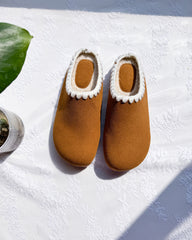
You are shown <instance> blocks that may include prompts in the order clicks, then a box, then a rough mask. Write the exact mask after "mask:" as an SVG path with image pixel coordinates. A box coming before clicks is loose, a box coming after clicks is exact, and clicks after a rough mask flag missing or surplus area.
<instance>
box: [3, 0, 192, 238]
mask: <svg viewBox="0 0 192 240" xmlns="http://www.w3.org/2000/svg"><path fill="white" fill-rule="evenodd" d="M39 2H40V3H38V1H30V2H29V1H19V0H15V1H13V0H9V1H0V5H2V7H0V21H1V22H2V21H3V22H9V23H13V24H16V25H19V26H22V27H24V28H26V29H28V30H29V31H30V33H31V34H32V35H33V36H34V38H33V40H32V42H31V45H30V47H29V51H28V54H27V59H26V62H25V65H24V67H23V70H22V72H21V74H20V75H19V77H18V78H17V80H16V81H14V83H13V84H12V85H10V86H9V87H8V88H7V89H6V90H5V91H4V92H3V93H2V94H1V95H0V105H1V107H4V108H6V109H7V110H11V111H13V112H15V113H17V114H18V115H19V116H20V117H21V118H22V119H23V121H24V124H25V137H24V140H23V142H22V144H21V145H20V147H19V148H18V149H17V150H16V151H15V152H14V153H12V154H10V155H8V156H7V157H5V156H1V157H0V239H1V240H12V239H14V240H44V239H45V240H63V239H70V240H71V239H72V240H73V239H79V240H85V239H86V240H89V239H90V240H97V239H98V240H112V239H118V240H127V239H131V240H141V239H142V240H143V239H145V240H162V239H166V240H186V239H187V240H188V239H189V240H191V236H192V217H191V216H192V166H191V165H190V164H191V161H192V17H191V16H192V12H191V10H190V9H191V5H190V4H191V3H190V1H182V2H180V3H179V1H170V0H169V1H156V0H151V1H149V0H148V1H147V0H145V1H143V2H142V4H143V6H141V5H140V4H139V3H138V1H132V0H130V1H118V3H116V4H117V6H115V7H114V4H115V3H114V1H110V0H106V1H96V2H95V3H94V4H95V5H94V4H93V1H89V3H88V2H87V5H86V4H85V6H88V7H87V9H85V10H87V11H78V10H83V9H84V5H82V6H78V1H64V2H63V5H62V3H61V2H62V1H58V0H57V1H52V3H51V1H48V3H50V4H48V3H47V4H48V5H47V6H45V7H43V5H42V6H41V2H42V1H39ZM54 2H55V6H56V7H55V8H54ZM85 2H86V0H84V1H82V3H85ZM91 2H92V4H91ZM158 2H161V3H162V4H165V6H163V5H162V4H161V3H158ZM35 4H37V6H36V5H35ZM59 4H60V5H62V6H64V7H63V8H62V7H61V6H60V5H59ZM100 4H101V6H100ZM158 4H160V5H158ZM79 5H80V4H79ZM129 6H130V8H129ZM7 7H9V8H7ZM13 7H16V8H13ZM21 7H24V8H21ZM27 7H32V8H33V9H27ZM39 8H42V9H39ZM43 8H50V9H49V10H45V9H43ZM58 9H60V10H58ZM169 10H170V11H169ZM119 11H121V13H120V12H119ZM130 13H131V14H130ZM137 13H138V14H140V15H137ZM162 15H163V16H162ZM168 15H171V16H168ZM79 48H91V49H93V50H96V51H97V52H98V53H99V55H100V57H101V61H102V63H103V67H104V73H105V80H104V96H103V109H102V131H103V125H104V118H105V110H106V103H107V95H108V88H109V76H110V68H111V67H112V64H113V62H114V60H115V59H116V58H117V57H118V56H119V55H120V54H124V53H127V52H129V51H132V52H138V53H139V55H140V56H141V60H142V63H143V69H144V72H145V76H146V81H147V87H148V97H149V111H150V121H151V137H152V139H151V147H150V151H149V153H148V156H147V158H146V159H145V161H144V162H143V163H142V164H141V165H140V166H139V167H137V168H135V169H133V170H131V171H129V172H127V173H126V174H119V173H114V172H112V171H110V170H109V169H108V168H107V166H106V164H105V162H104V157H103V149H102V140H101V142H100V145H99V149H98V152H97V155H96V157H95V159H94V161H93V163H92V164H91V165H90V166H89V167H87V168H86V169H84V170H82V171H78V170H76V169H74V168H73V167H70V166H68V165H67V164H62V163H61V159H60V157H59V156H58V154H57V153H56V150H55V148H54V145H53V140H52V123H53V121H54V114H55V111H56V106H57V100H58V96H59V91H60V88H61V86H62V81H63V77H64V75H65V72H66V69H67V67H68V65H69V62H70V60H71V57H72V55H73V54H74V52H75V51H76V50H78V49H79ZM101 139H102V138H101ZM138 151H139V150H138Z"/></svg>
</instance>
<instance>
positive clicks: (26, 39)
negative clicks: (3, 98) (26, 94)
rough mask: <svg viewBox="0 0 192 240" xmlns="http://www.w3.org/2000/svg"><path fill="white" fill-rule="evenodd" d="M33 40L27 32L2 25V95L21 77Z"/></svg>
mask: <svg viewBox="0 0 192 240" xmlns="http://www.w3.org/2000/svg"><path fill="white" fill-rule="evenodd" d="M31 39H32V36H31V35H30V34H29V32H28V31H27V30H25V29H23V28H20V27H18V26H15V25H12V24H8V23H0V93H1V92H2V91H3V90H4V89H5V88H6V87H7V86H8V85H9V84H10V83H11V82H12V81H13V80H15V79H16V77H17V76H18V75H19V73H20V71H21V69H22V66H23V64H24V61H25V57H26V53H27V49H28V47H29V44H30V41H31Z"/></svg>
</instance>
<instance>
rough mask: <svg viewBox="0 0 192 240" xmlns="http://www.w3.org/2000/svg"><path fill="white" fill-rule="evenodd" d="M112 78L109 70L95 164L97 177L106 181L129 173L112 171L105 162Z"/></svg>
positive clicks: (104, 88)
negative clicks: (108, 106) (108, 105)
mask: <svg viewBox="0 0 192 240" xmlns="http://www.w3.org/2000/svg"><path fill="white" fill-rule="evenodd" d="M110 77H111V70H109V71H108V73H107V74H106V75H105V80H104V82H103V104H102V109H101V138H100V142H99V147H98V150H97V154H96V157H95V163H94V171H95V174H96V175H97V177H99V178H101V179H104V180H107V179H108V180H109V179H114V178H118V177H121V176H122V175H124V174H125V173H127V172H115V171H113V170H112V169H110V168H109V167H108V165H107V164H106V162H105V158H104V154H103V131H104V126H105V115H106V109H107V100H108V92H109V85H110V84H109V82H110Z"/></svg>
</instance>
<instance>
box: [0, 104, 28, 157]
mask: <svg viewBox="0 0 192 240" xmlns="http://www.w3.org/2000/svg"><path fill="white" fill-rule="evenodd" d="M23 136H24V125H23V122H22V120H21V119H20V117H18V116H17V115H16V114H14V113H12V112H9V111H7V110H5V109H3V108H0V154H1V153H6V152H11V151H14V150H15V149H16V148H17V147H18V146H19V144H20V143H21V141H22V139H23Z"/></svg>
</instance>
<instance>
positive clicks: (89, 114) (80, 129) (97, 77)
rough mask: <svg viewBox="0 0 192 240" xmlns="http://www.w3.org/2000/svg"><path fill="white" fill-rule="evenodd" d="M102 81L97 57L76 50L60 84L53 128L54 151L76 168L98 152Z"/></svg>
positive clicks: (82, 165)
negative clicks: (61, 85)
mask: <svg viewBox="0 0 192 240" xmlns="http://www.w3.org/2000/svg"><path fill="white" fill-rule="evenodd" d="M102 79H103V76H102V69H101V64H100V61H99V59H98V56H97V55H95V54H94V53H93V52H91V51H88V50H80V51H78V52H77V53H76V54H75V56H74V58H73V59H72V61H71V64H70V66H69V69H68V72H67V74H66V77H65V80H64V83H63V87H62V91H61V95H60V99H59V103H58V108H57V112H56V117H55V122H54V128H53V139H54V143H55V147H56V149H57V151H58V152H59V154H60V155H61V156H62V157H63V158H64V159H65V160H66V161H68V162H69V163H71V164H72V165H75V166H80V167H85V166H87V165H88V164H90V163H91V162H92V160H93V159H94V157H95V155H96V152H97V148H98V144H99V139H100V112H101V103H102V96H103V83H102Z"/></svg>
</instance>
